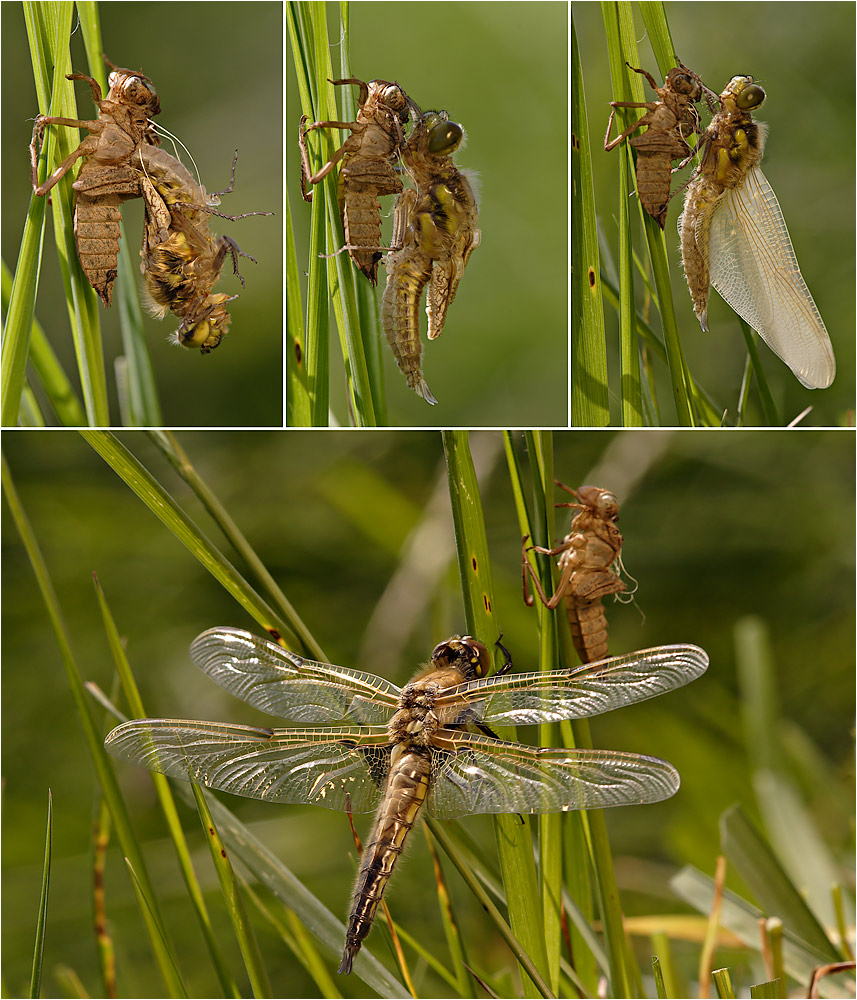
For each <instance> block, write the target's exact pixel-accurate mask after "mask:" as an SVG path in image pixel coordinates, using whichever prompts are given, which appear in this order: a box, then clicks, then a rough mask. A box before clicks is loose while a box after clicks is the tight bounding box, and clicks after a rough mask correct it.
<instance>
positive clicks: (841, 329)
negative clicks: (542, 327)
mask: <svg viewBox="0 0 857 1000" xmlns="http://www.w3.org/2000/svg"><path fill="white" fill-rule="evenodd" d="M631 8H632V10H633V11H634V17H635V25H636V34H635V37H636V39H637V43H638V47H639V51H640V61H641V66H642V68H643V69H646V70H648V71H649V72H650V73H651V74H652V75H653V76H654V77H655V78H656V79H660V80H662V79H663V77H659V73H658V67H657V64H656V62H655V58H654V55H653V54H652V50H651V46H650V45H649V43H648V40H647V38H646V30H645V27H644V25H643V22H642V19H641V17H640V14H639V5H638V4H631ZM665 10H666V17H667V22H668V24H669V26H670V30H671V33H672V40H673V44H674V46H675V51H676V54H677V55H678V57H679V59H681V60H682V62H684V63H685V65H687V66H688V67H690V69H692V70H694V71H695V72H696V73H698V74H699V75H700V76H701V77H702V79H703V81H704V82H705V83H706V85H707V86H709V87H710V88H711V89H712V90H714V91H715V93H718V94H719V93H720V92H721V91H722V90H723V88H724V86H725V85H726V83H727V82H728V81H729V80H730V79H731V78H732V77H733V76H735V75H737V74H750V75H751V76H753V77H754V78H755V79H756V80H758V81H759V82H760V83H761V85H762V86H763V87H764V88H765V91H766V93H767V99H766V100H765V103H764V104H763V105H762V107H761V109H760V110H759V113H758V114H757V115H756V116H755V117H756V118H757V119H758V120H759V121H763V122H767V123H768V125H769V129H768V141H767V145H766V150H765V158H764V161H763V163H762V169H763V172H764V174H765V176H766V177H767V178H768V180H769V181H770V183H771V186H772V187H773V189H774V191H775V192H776V195H777V198H778V199H779V202H780V206H781V208H782V210H783V215H784V216H785V219H786V223H787V225H788V228H789V232H790V234H791V238H792V242H793V244H794V248H795V253H796V254H797V258H798V260H799V262H800V267H801V271H802V273H803V276H804V278H805V279H806V283H807V285H808V286H809V289H810V291H811V293H812V296H813V298H814V299H815V302H816V304H817V306H818V308H819V310H820V312H821V315H822V316H823V317H824V321H825V324H826V326H827V330H828V333H829V334H830V338H831V341H832V342H833V349H834V352H835V354H836V361H837V375H836V380H835V381H834V383H833V385H832V387H831V388H830V389H826V390H823V391H812V390H809V389H804V388H803V386H801V385H800V384H799V383H798V381H797V380H796V379H795V378H794V377H793V376H792V375H791V374H790V372H789V370H788V369H787V368H786V366H785V365H784V364H783V363H782V362H781V361H780V360H779V359H778V358H777V357H775V356H774V355H773V354H772V353H771V351H769V350H768V349H767V347H765V345H764V344H761V343H760V346H759V350H760V353H761V355H762V362H763V364H764V367H765V371H766V373H767V374H768V376H769V382H770V385H771V388H772V391H773V392H774V398H775V400H776V402H777V404H778V406H779V407H780V411H781V413H782V414H783V417H784V419H785V420H787V421H788V420H792V419H793V418H794V417H795V416H797V414H798V413H800V412H801V410H803V409H804V407H806V406H809V405H812V407H813V411H812V413H810V414H809V415H808V416H807V417H806V418H805V420H804V421H803V423H804V425H808V426H839V425H844V424H848V425H851V424H853V420H854V418H853V407H854V389H855V386H854V335H853V333H854V298H855V287H854V276H855V268H854V218H855V204H854V169H855V159H854V142H853V134H854V126H853V118H854V100H855V65H854V45H853V39H854V31H855V8H854V5H853V4H842V3H813V4H795V3H763V4H737V3H667V4H665ZM572 17H573V19H574V26H575V29H576V31H577V41H578V45H579V48H580V54H581V62H582V70H583V81H584V87H585V90H586V108H587V115H588V123H589V138H590V143H591V146H592V163H593V175H594V183H595V204H596V210H597V212H598V216H599V222H600V225H601V236H602V247H601V249H602V254H603V253H604V246H605V244H606V246H607V247H608V248H609V253H610V255H611V256H613V259H615V254H616V250H617V246H618V239H619V232H618V220H617V215H616V201H617V198H618V191H619V156H618V155H617V151H616V150H613V151H612V152H611V153H605V152H604V151H603V148H602V146H603V138H604V133H605V131H606V128H607V121H608V118H609V117H610V104H609V102H610V101H611V100H612V99H613V93H612V88H611V83H610V68H609V63H608V58H607V43H606V40H605V33H604V22H603V20H602V16H601V7H600V6H599V5H598V4H591V3H578V4H572ZM644 86H645V91H646V96H645V100H656V99H657V97H656V95H654V94H653V93H652V91H651V89H650V88H649V86H648V84H647V83H644ZM700 111H701V113H702V118H703V121H704V122H705V123H706V124H707V122H708V120H709V117H710V115H709V113H708V110H707V108H705V106H704V104H703V105H702V106H701V108H700ZM641 113H642V111H641ZM616 134H617V133H616V131H615V125H614V130H613V136H615V135H616ZM689 176H690V168H689V167H688V168H686V169H685V170H683V171H681V172H680V173H678V174H676V175H675V176H674V178H673V189H676V188H678V187H679V186H680V185H681V184H684V183H685V182H686V181H687V179H688V177H689ZM683 200H684V196H683V194H680V195H677V196H676V197H674V198H673V200H672V201H671V202H670V206H669V212H668V216H667V222H666V227H665V230H664V232H665V236H666V246H667V250H668V253H669V260H670V273H671V275H672V288H673V301H674V303H675V307H676V315H677V319H678V324H679V332H680V334H681V337H682V347H683V349H684V352H685V357H686V359H687V363H688V366H689V368H690V370H691V371H692V372H693V373H694V374H695V375H696V376H697V377H698V378H699V379H700V381H701V383H702V385H703V386H704V387H705V388H706V389H708V390H709V391H710V392H711V393H712V394H713V396H714V398H715V399H716V400H717V402H718V403H719V404H721V405H722V406H724V407H728V408H729V410H730V411H731V413H732V414H733V415H734V413H735V409H736V404H737V396H738V390H739V387H740V384H741V373H742V371H743V366H744V360H745V357H746V350H745V348H744V340H743V337H742V335H741V330H740V326H739V324H738V321H737V319H736V317H735V315H734V313H733V312H732V310H731V309H729V307H728V306H726V304H725V303H724V302H723V301H722V300H721V299H720V297H719V296H718V295H717V294H716V293H715V292H713V291H712V294H711V308H710V310H709V325H710V329H711V332H710V333H709V334H703V333H702V331H701V330H700V327H699V323H698V321H697V319H696V317H695V315H694V312H693V308H692V305H691V301H690V294H689V292H688V290H687V284H686V282H685V279H684V272H683V271H682V268H681V257H680V254H679V239H678V232H677V229H676V226H677V221H678V217H679V214H680V212H681V206H682V202H683ZM636 216H637V210H636V208H635V210H634V212H633V213H632V218H635V217H636ZM636 229H637V234H638V235H637V236H635V245H637V246H638V247H640V248H643V247H644V245H645V244H644V241H643V239H642V234H641V232H640V230H641V225H640V226H637V227H636ZM643 252H645V251H643ZM601 264H602V269H607V270H608V273H610V271H609V268H610V267H611V266H613V265H612V262H611V261H608V260H607V259H605V257H604V256H602V260H601ZM636 296H637V307H638V309H639V308H640V305H641V303H642V301H643V289H642V286H641V285H639V284H638V286H637V291H636ZM654 315H655V310H652V316H653V317H654ZM605 316H606V319H607V329H608V331H609V333H610V337H611V339H610V340H609V341H608V343H611V344H613V345H614V346H613V350H618V347H617V346H616V344H617V341H616V339H615V338H616V336H617V331H618V319H617V317H616V314H615V312H614V310H613V309H612V308H611V307H609V306H605ZM614 356H615V355H614ZM654 367H655V369H656V371H657V373H658V376H659V377H658V385H659V391H660V393H661V394H662V398H663V399H665V400H667V399H669V388H668V382H667V380H666V378H665V377H664V372H663V371H662V369H664V367H665V366H663V365H656V366H654ZM755 419H761V415H760V414H759V413H756V415H755Z"/></svg>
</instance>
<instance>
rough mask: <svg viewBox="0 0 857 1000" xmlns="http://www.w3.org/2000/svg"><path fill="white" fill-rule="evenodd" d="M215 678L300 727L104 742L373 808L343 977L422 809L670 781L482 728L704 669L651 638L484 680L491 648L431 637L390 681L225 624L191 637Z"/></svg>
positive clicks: (152, 726) (576, 795) (551, 807)
mask: <svg viewBox="0 0 857 1000" xmlns="http://www.w3.org/2000/svg"><path fill="white" fill-rule="evenodd" d="M191 656H192V657H193V659H194V661H195V662H196V663H197V665H198V666H199V667H200V668H201V669H202V670H203V671H204V672H205V673H206V674H208V676H209V677H211V678H212V680H214V681H216V682H217V683H218V684H220V685H221V686H222V687H224V688H225V689H226V690H227V691H229V692H231V693H232V694H234V695H237V696H238V697H239V698H242V699H244V701H246V702H248V703H249V704H250V705H252V706H254V707H255V708H259V709H261V710H262V711H264V712H268V713H269V714H271V715H276V716H279V717H280V718H287V719H291V720H293V721H294V722H298V723H302V724H305V723H333V722H335V723H338V725H334V726H319V727H316V728H310V729H267V728H258V727H254V726H239V725H224V724H218V723H212V722H185V721H177V720H175V719H138V720H135V721H132V722H126V723H123V724H122V725H121V726H118V727H117V728H116V729H114V730H113V731H112V732H111V733H110V734H109V735H108V736H107V739H106V740H105V745H106V747H107V749H108V750H109V751H110V753H112V754H113V755H114V756H116V757H119V758H121V759H123V760H126V761H130V762H131V763H133V764H139V765H142V766H143V767H148V768H150V769H151V770H153V771H159V772H160V773H162V774H167V775H169V776H171V777H175V778H184V779H186V780H188V779H193V780H195V781H198V782H200V783H202V784H204V785H207V786H208V787H209V788H215V789H219V790H220V791H224V792H231V793H232V794H234V795H246V796H248V797H250V798H254V799H262V800H264V801H268V802H310V803H314V804H315V805H320V806H324V807H325V808H327V809H340V810H349V811H353V812H358V813H359V812H370V811H372V810H377V815H376V819H375V824H374V827H373V830H372V833H371V835H370V836H369V838H368V842H367V846H366V848H365V850H364V853H363V858H362V860H361V865H360V872H359V875H358V878H357V884H356V887H355V890H354V896H353V900H352V908H351V914H350V917H349V922H348V927H347V931H346V938H345V950H344V953H343V956H342V962H341V964H340V967H339V971H340V972H345V973H348V972H350V971H351V965H352V962H353V960H354V957H355V955H356V954H357V952H358V951H359V950H360V947H361V945H362V943H363V941H364V940H365V938H366V935H367V934H368V933H369V930H370V928H371V926H372V921H373V919H374V916H375V910H376V908H377V906H378V903H379V902H380V899H381V896H382V894H383V891H384V888H385V886H386V883H387V881H388V879H389V878H390V875H391V873H392V870H393V867H394V865H395V863H396V860H397V858H398V856H399V854H400V853H401V851H402V848H403V845H404V841H405V838H406V837H407V835H408V833H409V832H410V830H411V829H412V828H413V826H414V823H415V822H416V819H417V815H418V813H419V811H420V809H421V808H422V807H423V806H425V808H426V810H427V811H428V812H429V813H430V814H431V815H433V816H437V817H440V818H443V819H450V818H454V817H459V816H468V815H470V814H471V813H547V812H560V811H566V810H569V809H591V808H602V807H604V806H623V805H634V804H641V803H647V802H658V801H660V800H661V799H665V798H669V796H671V795H673V794H674V793H675V792H676V790H677V789H678V787H679V776H678V772H677V771H676V769H675V768H674V767H673V766H672V764H669V763H668V762H667V761H664V760H659V759H658V758H656V757H645V756H643V755H641V754H636V753H623V752H617V751H613V750H568V749H562V748H560V749H550V748H541V747H530V746H525V745H523V744H520V743H509V742H506V741H505V740H500V739H497V738H496V737H495V735H494V734H493V733H492V732H491V730H490V729H489V728H488V727H489V726H506V725H515V724H518V725H530V724H533V723H540V722H553V721H556V720H559V719H574V718H582V717H584V716H589V715H599V714H601V713H602V712H608V711H611V710H612V709H615V708H621V707H622V706H623V705H630V704H633V703H635V702H639V701H644V700H645V699H647V698H654V697H656V696H657V695H660V694H664V693H665V692H667V691H671V690H673V689H674V688H677V687H681V685H683V684H687V683H688V682H689V681H692V680H694V679H695V678H696V677H699V676H700V674H702V673H703V672H704V671H705V669H706V667H707V666H708V656H707V655H706V654H705V652H704V651H703V650H701V649H699V648H698V647H697V646H690V645H676V646H658V647H655V648H654V649H647V650H643V651H641V652H636V653H630V654H628V655H626V656H616V657H612V658H610V659H606V660H600V661H598V662H594V663H590V664H587V665H586V666H583V667H578V668H576V669H574V670H554V671H547V672H544V673H509V672H508V668H509V667H510V666H511V663H510V662H509V661H508V659H507V663H506V664H505V666H504V667H503V668H501V670H500V671H498V673H496V674H495V675H494V676H492V677H488V676H486V675H487V673H488V671H489V670H490V666H491V656H490V654H489V652H488V650H487V649H486V647H485V646H484V645H483V644H482V643H481V642H479V641H477V640H476V639H474V638H472V637H470V636H463V637H457V636H456V637H454V638H452V639H448V640H447V641H446V642H442V643H440V644H439V645H438V646H436V647H435V649H434V651H433V652H432V655H431V660H430V662H429V664H428V665H427V666H426V667H425V668H424V669H423V670H421V671H420V672H419V673H417V675H416V676H415V677H414V678H413V679H412V680H411V681H410V682H409V683H408V684H406V685H405V687H404V688H399V687H397V686H396V685H395V684H392V683H391V682H390V681H387V680H384V679H383V678H381V677H376V676H374V675H373V674H369V673H364V672H363V671H360V670H349V669H346V668H344V667H337V666H333V665H332V664H329V663H318V662H316V661H313V660H307V659H304V658H303V657H301V656H298V655H296V654H295V653H291V652H288V651H286V650H284V649H282V648H281V647H280V646H277V645H275V644H274V643H272V642H268V641H266V640H264V639H259V638H257V637H256V636H254V635H252V634H251V633H249V632H245V631H243V630H241V629H235V628H213V629H209V630H208V631H207V632H203V633H202V635H200V636H198V637H197V638H196V639H195V640H194V641H193V643H192V645H191Z"/></svg>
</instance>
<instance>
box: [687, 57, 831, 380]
mask: <svg viewBox="0 0 857 1000" xmlns="http://www.w3.org/2000/svg"><path fill="white" fill-rule="evenodd" d="M764 100H765V91H764V90H763V89H762V88H761V87H760V86H759V85H758V84H757V83H755V82H754V80H753V77H752V76H735V77H733V78H732V79H731V80H730V81H729V83H728V84H727V85H726V88H725V89H724V91H723V93H722V94H721V95H720V110H719V111H718V112H717V114H716V115H715V116H714V118H712V120H711V124H710V125H709V126H708V128H707V129H706V132H705V135H704V137H703V138H704V140H705V142H706V150H705V154H704V156H703V159H702V163H701V165H700V168H699V171H698V173H697V174H696V175H695V176H694V178H693V179H692V180H691V182H690V184H689V185H688V188H687V193H686V195H685V202H684V210H683V212H682V214H681V217H680V218H679V220H678V230H679V235H680V236H681V256H682V265H683V267H684V273H685V277H686V278H687V284H688V288H689V289H690V294H691V298H692V300H693V308H694V312H695V313H696V315H697V318H698V319H699V323H700V325H701V327H702V329H703V330H706V331H707V330H708V286H709V284H710V285H711V286H712V288H716V289H717V291H718V292H719V293H720V295H721V297H722V298H723V299H724V300H725V301H726V302H727V303H728V304H729V305H730V306H731V307H732V308H733V309H734V310H735V312H736V313H738V315H739V316H740V317H741V318H742V319H743V320H744V321H745V322H746V323H747V324H748V325H749V326H751V327H752V328H753V329H754V330H756V331H758V333H759V336H760V337H761V338H762V339H763V340H764V341H765V343H766V344H767V345H768V347H770V348H771V350H772V351H773V352H774V353H775V354H776V355H777V356H778V357H780V358H781V359H782V360H783V361H784V362H785V363H786V364H787V365H788V366H789V368H791V370H792V372H793V374H794V375H795V377H796V378H797V380H798V381H799V382H800V383H801V385H804V386H806V387H807V388H808V389H826V388H827V387H828V386H829V385H830V384H831V383H832V382H833V379H834V376H835V375H836V359H835V358H834V356H833V347H832V346H831V343H830V337H829V336H828V334H827V329H826V328H825V326H824V321H823V320H822V318H821V314H820V313H819V311H818V308H817V307H816V304H815V302H814V301H813V299H812V295H810V292H809V289H808V288H807V286H806V282H805V281H804V280H803V276H802V275H801V273H800V267H799V266H798V262H797V257H796V256H795V252H794V248H793V247H792V241H791V239H790V237H789V231H788V229H787V228H786V223H785V219H783V213H782V210H781V209H780V204H779V202H778V201H777V196H776V195H775V194H774V192H773V189H772V188H771V185H770V184H769V183H768V180H767V178H766V177H765V175H764V174H763V173H762V171H761V168H760V166H759V164H760V163H761V161H762V155H763V153H764V149H765V132H766V128H767V126H766V125H765V124H764V123H761V122H756V121H754V120H753V118H752V115H751V111H753V110H755V109H756V108H758V107H759V106H760V105H761V104H762V102H763V101H764Z"/></svg>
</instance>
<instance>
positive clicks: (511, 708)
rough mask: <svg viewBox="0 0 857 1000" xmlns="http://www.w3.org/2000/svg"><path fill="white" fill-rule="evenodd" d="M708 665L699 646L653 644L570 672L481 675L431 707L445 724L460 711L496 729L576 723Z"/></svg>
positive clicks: (651, 694) (667, 687)
mask: <svg viewBox="0 0 857 1000" xmlns="http://www.w3.org/2000/svg"><path fill="white" fill-rule="evenodd" d="M707 666H708V654H707V653H706V652H705V650H703V649H700V648H699V647H698V646H691V645H675V646H655V647H654V648H652V649H643V650H640V651H639V652H636V653H628V654H627V655H625V656H612V657H610V658H609V659H606V660H596V661H594V662H593V663H587V664H585V665H584V666H582V667H576V668H575V669H573V670H550V671H547V672H545V673H522V674H515V673H512V674H504V675H502V676H499V677H496V676H495V677H481V678H479V679H478V680H474V681H467V682H465V683H464V684H458V685H456V686H455V687H452V688H449V689H448V690H447V691H444V692H443V693H442V694H441V695H440V696H439V697H438V698H437V700H436V701H435V706H434V707H435V711H436V712H437V711H438V710H439V709H442V710H443V718H444V720H446V722H447V723H449V722H450V721H462V722H463V721H466V719H465V718H464V717H463V714H464V713H467V714H468V715H469V716H470V718H473V717H474V716H475V717H476V718H477V719H480V720H481V721H482V722H484V723H485V724H486V725H499V726H505V725H530V724H532V723H537V722H556V721H558V720H559V719H580V718H584V717H585V716H590V715H601V714H602V713H604V712H611V711H613V710H614V709H616V708H622V707H623V706H624V705H633V704H636V703H637V702H638V701H645V700H646V699H647V698H656V697H657V696H658V695H661V694H665V693H666V692H667V691H673V690H674V689H675V688H679V687H681V686H682V685H683V684H687V683H689V682H690V681H692V680H695V679H696V678H697V677H699V676H700V675H701V674H703V673H704V672H705V669H706V668H707ZM468 710H469V711H468ZM457 712H458V714H456V713H457Z"/></svg>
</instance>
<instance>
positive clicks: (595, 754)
mask: <svg viewBox="0 0 857 1000" xmlns="http://www.w3.org/2000/svg"><path fill="white" fill-rule="evenodd" d="M432 742H433V743H434V744H436V746H437V749H435V750H434V757H433V759H432V777H431V784H430V789H429V794H428V798H427V800H426V803H427V808H428V810H429V812H430V813H431V814H432V815H434V816H438V817H440V818H442V819H452V818H454V817H456V816H467V815H469V814H471V813H516V812H517V813H548V812H565V811H567V810H569V809H601V808H605V807H607V806H630V805H641V804H643V803H647V802H660V801H661V799H668V798H669V797H670V796H671V795H674V794H675V793H676V791H677V790H678V787H679V784H680V779H679V775H678V771H676V769H675V768H674V767H673V766H672V764H669V763H668V762H667V761H665V760H658V758H657V757H644V756H642V755H641V754H635V753H620V752H614V751H612V750H562V749H559V750H553V749H550V750H548V749H544V750H543V749H539V748H538V747H526V746H523V745H522V744H520V743H506V742H504V741H502V740H493V739H491V738H490V737H488V736H482V735H481V734H474V733H466V732H458V731H456V730H448V729H444V730H440V731H439V732H438V733H437V734H436V736H435V739H433V741H432Z"/></svg>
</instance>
